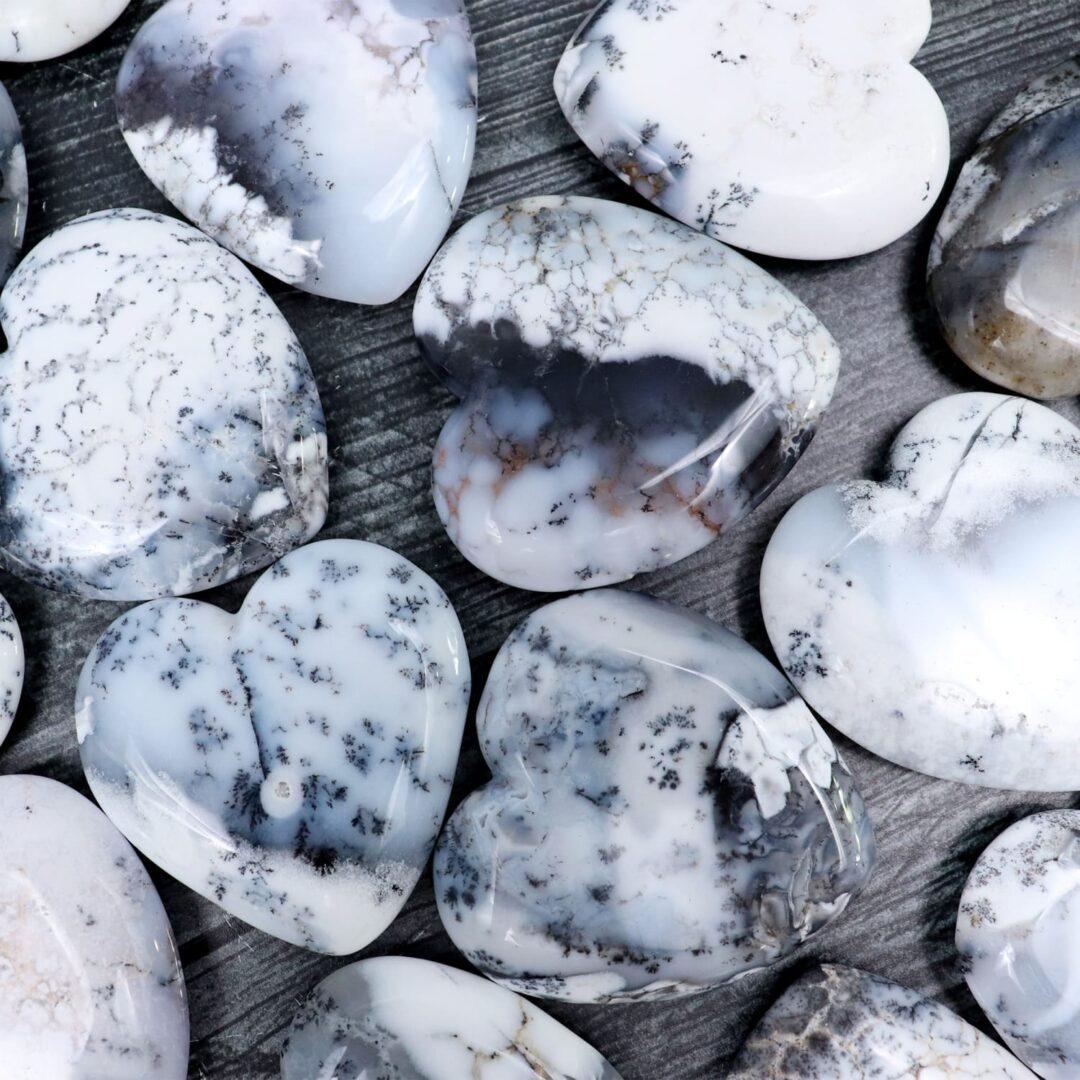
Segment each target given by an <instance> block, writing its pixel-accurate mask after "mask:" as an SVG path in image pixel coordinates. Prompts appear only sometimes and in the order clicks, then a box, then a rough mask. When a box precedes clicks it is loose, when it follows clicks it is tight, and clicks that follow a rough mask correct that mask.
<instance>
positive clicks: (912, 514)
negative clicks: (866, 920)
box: [761, 394, 1080, 791]
mask: <svg viewBox="0 0 1080 1080" xmlns="http://www.w3.org/2000/svg"><path fill="white" fill-rule="evenodd" d="M1077 535H1080V431H1077V429H1076V428H1075V427H1074V426H1073V425H1072V424H1070V423H1069V422H1068V421H1067V420H1064V419H1062V418H1061V417H1060V416H1058V415H1057V414H1056V413H1053V412H1051V411H1050V410H1049V409H1047V408H1045V407H1044V406H1042V405H1036V404H1034V403H1032V402H1029V401H1024V400H1021V399H1020V398H1010V397H1004V396H1001V395H999V394H957V395H954V396H952V397H947V398H943V399H942V400H940V401H937V402H935V403H934V404H933V405H930V406H929V407H928V408H926V409H924V410H923V411H922V412H920V413H919V414H918V415H917V416H916V417H915V418H914V419H913V420H912V421H911V422H910V423H909V424H908V425H907V426H906V427H905V428H904V429H903V430H902V431H901V432H900V434H899V435H898V436H897V438H896V441H895V442H894V444H893V447H892V452H891V454H890V456H889V461H888V465H887V469H886V473H885V479H884V481H883V482H882V483H873V482H870V481H865V480H855V481H851V482H849V483H846V484H839V485H835V486H831V487H825V488H821V489H819V490H818V491H815V492H813V493H811V494H810V495H807V496H806V497H805V498H803V499H802V500H801V501H799V502H798V503H796V505H795V506H794V507H793V508H792V509H791V510H790V511H789V512H788V514H787V516H786V517H785V518H784V519H783V520H782V521H781V522H780V525H779V526H778V528H777V530H776V532H775V534H774V535H773V538H772V540H771V541H770V543H769V547H768V549H767V550H766V552H765V559H764V562H763V564H762V569H761V604H762V610H763V612H764V616H765V626H766V629H767V630H768V634H769V639H770V641H771V642H772V644H773V648H774V649H775V650H776V654H777V656H778V657H779V659H780V662H781V664H782V665H783V667H784V669H785V670H786V671H787V673H788V675H789V676H790V677H791V679H792V681H793V682H794V683H795V685H796V686H797V687H798V688H799V691H800V692H801V693H802V695H803V697H805V698H806V700H807V701H808V702H809V703H810V705H811V706H812V707H813V708H814V709H815V710H816V711H817V712H818V713H820V714H821V716H822V717H824V718H825V719H826V720H827V721H828V722H829V723H830V724H832V725H833V726H834V727H837V728H839V729H840V730H841V731H842V732H843V733H844V734H845V735H847V736H849V737H850V738H852V739H854V740H855V741H856V742H857V743H860V744H861V745H862V746H865V747H866V748H867V749H868V750H872V751H873V752H874V753H875V754H880V755H881V756H882V757H885V758H888V759H889V760H890V761H894V762H896V763H897V764H898V765H903V766H905V767H906V768H909V769H915V770H916V771H918V772H923V773H928V774H929V775H931V776H938V777H942V778H944V779H946V780H962V781H965V782H967V783H971V784H980V785H983V786H985V787H997V788H1011V789H1014V790H1017V791H1074V790H1076V789H1077V788H1080V728H1078V727H1077V724H1076V701H1077V700H1078V698H1080V668H1078V666H1077V664H1076V663H1075V657H1076V655H1077V652H1078V651H1080V566H1078V564H1077V561H1076V559H1075V557H1074V552H1073V546H1074V545H1073V539H1074V537H1075V536H1077Z"/></svg>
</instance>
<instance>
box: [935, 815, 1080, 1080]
mask: <svg viewBox="0 0 1080 1080" xmlns="http://www.w3.org/2000/svg"><path fill="white" fill-rule="evenodd" d="M956 947H957V949H958V950H959V952H960V956H961V957H962V959H963V964H964V974H965V975H966V977H967V982H968V986H969V987H970V988H971V992H972V994H974V995H975V999H976V1000H977V1001H978V1002H979V1004H980V1005H981V1006H982V1007H983V1009H984V1010H985V1012H986V1015H987V1016H988V1017H989V1018H990V1021H991V1023H992V1024H993V1025H994V1027H996V1028H997V1030H998V1032H999V1033H1000V1034H1001V1037H1002V1038H1003V1039H1004V1040H1005V1041H1006V1042H1007V1043H1008V1044H1009V1046H1010V1047H1012V1050H1013V1052H1014V1053H1015V1054H1017V1055H1018V1056H1019V1057H1021V1058H1023V1060H1024V1061H1026V1062H1027V1064H1028V1065H1030V1066H1031V1068H1032V1069H1034V1070H1035V1072H1037V1073H1038V1074H1039V1076H1043V1077H1046V1078H1047V1080H1075V1078H1076V1077H1077V1076H1080V811H1077V810H1051V811H1048V812H1046V813H1043V814H1035V815H1033V816H1032V817H1029V818H1024V819H1023V820H1022V821H1018V822H1017V823H1016V824H1015V825H1013V826H1012V827H1011V828H1009V829H1006V830H1005V832H1003V833H1002V834H1001V835H1000V836H999V837H998V838H997V839H996V840H995V841H994V842H993V843H992V844H991V845H990V846H989V847H988V848H987V849H986V850H985V851H984V852H983V853H982V855H981V856H980V857H979V861H978V862H977V863H976V864H975V867H974V869H973V870H972V871H971V876H970V877H969V878H968V880H967V884H966V885H965V886H964V892H963V895H962V896H961V897H960V913H959V916H958V918H957V920H956Z"/></svg>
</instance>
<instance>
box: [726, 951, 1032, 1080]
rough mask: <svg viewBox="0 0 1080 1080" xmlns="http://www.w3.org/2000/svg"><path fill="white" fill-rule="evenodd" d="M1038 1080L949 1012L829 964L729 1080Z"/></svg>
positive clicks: (803, 982)
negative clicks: (916, 1079)
mask: <svg viewBox="0 0 1080 1080" xmlns="http://www.w3.org/2000/svg"><path fill="white" fill-rule="evenodd" d="M763 1077H769V1080H807V1078H808V1077H820V1078H821V1080H826V1078H827V1080H869V1078H870V1077H875V1078H876V1077H882V1078H884V1077H896V1078H897V1080H900V1078H901V1077H910V1078H914V1077H927V1078H930V1077H935V1078H936V1077H941V1078H942V1080H945V1078H946V1077H948V1078H949V1080H1035V1078H1034V1077H1033V1075H1032V1074H1031V1073H1030V1072H1028V1070H1027V1069H1025V1068H1024V1066H1023V1065H1021V1064H1020V1062H1019V1061H1017V1060H1016V1059H1015V1058H1014V1057H1012V1056H1011V1055H1009V1054H1007V1053H1006V1052H1005V1051H1004V1050H1003V1049H1002V1048H1001V1047H1000V1046H998V1044H997V1043H996V1042H994V1041H993V1040H992V1039H988V1038H987V1037H986V1036H985V1035H983V1034H982V1032H980V1031H978V1030H977V1029H976V1028H973V1027H972V1026H971V1025H970V1024H969V1023H967V1022H966V1021H964V1020H961V1019H960V1017H959V1016H957V1015H956V1014H955V1013H952V1012H950V1011H949V1010H948V1009H946V1008H945V1006H944V1005H939V1004H938V1003H937V1002H936V1001H932V1000H931V999H930V998H926V997H923V996H922V994H917V993H915V991H914V990H908V989H907V988H906V987H903V986H899V985H897V984H896V983H894V982H890V981H889V980H888V979H881V978H878V977H877V976H876V975H868V974H867V973H866V972H864V971H856V970H855V969H854V968H848V967H840V966H838V965H834V964H826V965H824V966H823V967H821V968H818V969H816V970H814V971H810V972H807V973H806V974H805V975H803V976H802V977H801V978H799V979H797V980H796V981H795V982H794V983H793V984H792V986H791V987H789V988H788V990H787V991H786V992H785V993H784V994H783V995H782V996H781V997H780V1000H779V1001H777V1002H776V1004H775V1005H774V1006H773V1007H772V1008H771V1009H770V1010H769V1011H768V1012H767V1013H766V1014H765V1016H764V1018H763V1019H762V1021H761V1023H759V1024H758V1026H757V1028H755V1030H754V1032H753V1034H751V1036H750V1038H749V1039H748V1040H747V1042H746V1045H745V1046H744V1047H743V1049H742V1052H741V1053H740V1054H739V1056H738V1057H737V1058H736V1059H735V1063H734V1066H733V1068H732V1071H731V1072H730V1073H729V1074H728V1080H762V1078H763Z"/></svg>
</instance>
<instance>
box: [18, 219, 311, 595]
mask: <svg viewBox="0 0 1080 1080" xmlns="http://www.w3.org/2000/svg"><path fill="white" fill-rule="evenodd" d="M0 323H2V324H3V329H4V332H5V334H6V335H7V340H8V345H9V348H8V351H7V353H5V354H3V356H2V357H0V396H2V397H3V400H4V408H3V410H2V411H0V477H2V481H3V489H4V498H3V505H2V507H0V560H2V562H3V564H4V566H5V567H6V568H7V569H8V570H10V571H11V572H12V573H15V574H18V575H19V576H21V577H26V578H29V579H31V580H33V581H36V582H38V583H39V584H42V585H47V586H49V587H51V588H56V589H62V590H64V591H67V592H73V593H78V594H79V595H81V596H86V597H94V598H98V599H105V600H145V599H150V598H153V597H158V596H163V595H168V594H178V593H187V592H197V591H199V590H201V589H208V588H210V587H212V586H214V585H219V584H221V583H222V582H225V581H229V580H230V579H232V578H235V577H237V576H239V575H241V574H246V573H248V572H250V571H252V570H257V569H259V568H260V567H263V566H266V565H267V564H269V563H271V562H273V561H274V559H276V558H278V557H280V556H281V555H284V554H285V552H287V551H288V550H289V549H290V548H292V547H295V546H296V545H297V544H300V543H303V542H304V541H305V540H308V539H310V538H311V537H312V536H314V534H315V533H316V532H318V531H319V529H320V528H321V526H322V523H323V520H324V519H325V517H326V506H327V490H328V478H327V461H326V432H325V427H324V423H323V413H322V406H321V405H320V403H319V394H318V390H317V389H316V387H315V380H314V377H313V376H312V374H311V369H310V368H309V367H308V362H307V359H306V357H305V356H304V353H303V350H302V349H301V348H300V343H299V342H298V341H297V340H296V336H295V335H294V334H293V332H292V330H290V329H289V325H288V323H286V322H285V319H284V318H283V317H282V315H281V313H280V312H279V311H278V309H277V308H276V307H275V306H274V305H273V303H271V301H270V298H269V297H268V296H267V295H266V293H265V292H263V290H262V288H261V287H260V286H259V284H258V283H257V282H256V281H255V279H254V278H253V277H252V276H251V274H250V273H248V271H247V270H246V269H245V268H244V267H243V265H242V264H241V263H240V262H238V261H237V260H236V259H234V258H233V257H232V256H231V255H229V254H228V252H226V251H224V250H222V249H221V248H220V247H218V245H217V244H215V243H214V242H213V241H212V240H209V239H208V238H207V237H205V236H203V235H202V234H201V233H199V232H197V231H196V230H195V229H192V228H191V227H190V226H188V225H185V224H183V223H182V222H179V221H175V220H173V219H171V218H165V217H162V216H160V215H159V214H152V213H149V212H147V211H145V210H110V211H106V212H105V213H101V214H93V215H91V216H90V217H85V218H81V219H79V220H78V221H75V222H72V223H71V224H69V225H65V226H64V227H63V228H62V229H59V230H57V231H56V232H55V233H53V234H52V236H50V237H49V238H48V239H47V240H45V241H43V242H42V243H41V244H39V245H38V246H37V247H36V248H34V250H33V251H32V252H31V253H30V254H29V255H28V256H27V257H26V258H25V259H24V260H23V261H22V263H21V264H20V265H19V268H18V269H17V270H16V272H15V273H14V274H13V275H12V277H11V279H10V280H9V281H8V283H7V286H6V287H5V289H4V291H3V295H2V296H0Z"/></svg>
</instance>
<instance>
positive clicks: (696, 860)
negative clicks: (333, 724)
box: [435, 591, 874, 1003]
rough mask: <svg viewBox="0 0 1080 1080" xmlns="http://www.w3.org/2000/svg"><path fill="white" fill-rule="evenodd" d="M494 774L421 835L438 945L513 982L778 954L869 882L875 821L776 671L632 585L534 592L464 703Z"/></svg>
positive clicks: (576, 996) (565, 985)
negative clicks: (427, 838) (433, 837)
mask: <svg viewBox="0 0 1080 1080" xmlns="http://www.w3.org/2000/svg"><path fill="white" fill-rule="evenodd" d="M477 727H478V731H479V737H480V746H481V749H482V751H483V753H484V757H485V759H486V760H487V763H488V765H489V766H490V767H491V771H492V773H493V779H492V781H491V782H490V783H489V784H487V785H486V786H484V787H482V788H480V789H479V790H478V791H476V792H474V793H473V794H472V795H470V796H469V797H468V798H467V799H466V800H465V801H464V802H463V803H462V804H461V805H460V806H459V807H458V809H457V810H456V811H455V812H454V814H453V815H452V816H451V818H450V821H449V822H448V823H447V826H446V829H445V830H444V832H443V835H442V837H441V838H440V841H439V846H438V848H437V849H436V855H435V891H436V897H437V900H438V905H439V913H440V915H441V916H442V920H443V924H444V926H445V927H446V930H447V932H448V933H449V935H450V937H451V938H452V940H453V941H454V944H455V945H457V947H458V948H459V949H460V950H461V951H462V952H463V953H464V954H465V955H466V956H467V957H468V958H469V960H470V962H471V963H473V964H474V965H475V966H476V967H477V968H479V970H480V971H482V972H483V973H484V974H485V975H488V976H489V977H491V978H493V979H495V980H496V981H497V982H499V983H502V984H503V985H505V986H507V987H508V988H510V989H512V990H516V991H518V992H521V993H525V994H530V995H534V996H538V997H548V998H561V999H564V1000H568V1001H578V1002H596V1003H606V1002H622V1001H633V1000H643V999H659V998H667V997H673V996H677V995H681V994H688V993H694V992H696V991H700V990H705V989H708V988H710V987H713V986H717V985H719V984H721V983H726V982H730V981H732V980H734V979H737V978H740V977H741V976H744V975H746V974H748V973H750V972H752V971H754V970H756V969H759V968H763V967H765V966H767V965H768V964H770V963H772V962H773V961H775V960H778V959H780V958H781V957H783V956H786V955H788V954H789V953H791V952H792V951H793V950H794V949H795V948H796V947H797V946H799V945H800V944H801V943H802V942H804V941H805V940H806V939H807V938H809V937H810V936H811V935H812V934H813V933H814V932H815V931H817V930H819V929H820V928H822V927H823V926H825V925H827V924H828V923H830V922H832V921H833V920H834V919H835V918H837V917H838V916H839V915H840V914H841V913H842V912H843V911H844V910H845V908H846V907H847V905H848V903H849V901H850V900H851V899H852V898H853V897H854V896H855V895H857V894H858V893H859V891H860V890H861V889H862V888H863V886H864V885H865V884H866V882H867V880H868V878H869V875H870V871H871V869H872V867H873V862H874V840H873V832H872V828H871V824H870V818H869V816H868V814H867V812H866V809H865V807H864V806H863V802H862V798H861V797H860V795H859V792H858V790H857V789H856V787H855V784H854V782H853V780H852V778H851V776H850V774H849V773H848V771H847V768H846V767H845V765H844V763H843V761H842V760H841V759H840V757H839V755H838V754H837V752H836V749H835V748H834V747H833V745H832V744H831V743H830V742H829V740H828V738H827V737H826V735H825V733H824V732H823V731H822V730H821V728H820V727H819V726H818V724H817V723H816V722H815V720H814V719H813V717H812V716H811V714H810V711H809V709H807V708H806V706H805V705H804V704H803V702H802V701H801V700H800V699H799V697H798V696H797V695H796V693H795V691H794V689H793V688H792V686H791V684H790V683H789V682H788V681H787V680H786V679H785V678H784V677H783V676H782V675H781V674H780V672H779V671H777V670H776V668H774V667H773V666H772V665H771V664H770V663H769V662H768V661H767V660H766V659H765V658H764V657H763V656H761V655H760V653H758V652H756V651H755V650H754V649H753V648H751V647H750V646H749V645H747V644H746V643H745V642H744V641H742V639H740V638H738V637H736V636H735V635H734V634H732V633H730V632H729V631H727V630H725V629H723V628H722V627H720V626H718V625H717V624H716V623H714V622H711V621H710V620H708V619H706V618H704V617H702V616H700V615H697V614H694V613H693V612H690V611H687V610H685V609H683V608H677V607H673V606H671V605H667V604H663V603H660V602H658V601H655V600H651V599H650V598H648V597H644V596H640V595H637V594H634V593H622V592H614V591H602V592H594V593H586V594H583V595H578V596H575V597H571V598H569V599H566V600H560V601H558V602H556V603H554V604H550V605H548V606H547V607H544V608H541V609H540V610H539V611H537V612H536V613H535V614H534V615H532V616H531V617H530V618H529V619H527V620H526V621H525V622H524V623H523V624H522V625H521V626H520V627H519V628H518V629H517V630H516V631H515V632H514V633H513V634H512V635H511V636H510V638H509V640H508V641H507V642H506V644H505V645H504V646H503V648H502V650H501V652H500V653H499V655H498V657H497V658H496V660H495V664H494V666H493V667H492V670H491V675H490V678H489V680H488V683H487V688H486V689H485V691H484V695H483V698H482V699H481V701H480V706H479V713H478V717H477Z"/></svg>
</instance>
